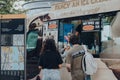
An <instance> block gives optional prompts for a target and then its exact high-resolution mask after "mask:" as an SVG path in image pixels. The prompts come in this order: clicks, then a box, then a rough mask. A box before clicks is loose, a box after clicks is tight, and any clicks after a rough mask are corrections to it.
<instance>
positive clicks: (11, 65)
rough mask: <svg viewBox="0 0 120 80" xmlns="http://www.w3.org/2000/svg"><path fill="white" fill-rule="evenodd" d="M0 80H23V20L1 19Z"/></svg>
mask: <svg viewBox="0 0 120 80" xmlns="http://www.w3.org/2000/svg"><path fill="white" fill-rule="evenodd" d="M0 23H1V26H0V31H1V34H0V40H1V43H0V45H1V47H0V55H1V56H0V62H1V65H0V70H1V71H0V74H1V76H0V78H1V80H25V77H24V76H25V66H24V65H25V56H24V55H25V19H24V18H23V19H1V22H0Z"/></svg>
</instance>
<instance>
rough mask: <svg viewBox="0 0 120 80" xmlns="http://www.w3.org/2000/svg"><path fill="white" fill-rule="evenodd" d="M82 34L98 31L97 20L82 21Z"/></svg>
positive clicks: (98, 22) (98, 24) (98, 23)
mask: <svg viewBox="0 0 120 80" xmlns="http://www.w3.org/2000/svg"><path fill="white" fill-rule="evenodd" d="M82 24H83V26H82V32H84V31H86V32H90V31H99V30H100V21H99V20H83V21H82Z"/></svg>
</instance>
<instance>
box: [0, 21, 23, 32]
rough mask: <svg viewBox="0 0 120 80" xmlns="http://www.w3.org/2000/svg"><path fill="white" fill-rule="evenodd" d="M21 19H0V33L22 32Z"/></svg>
mask: <svg viewBox="0 0 120 80" xmlns="http://www.w3.org/2000/svg"><path fill="white" fill-rule="evenodd" d="M23 23H24V20H23V19H4V20H2V21H1V34H24V24H23Z"/></svg>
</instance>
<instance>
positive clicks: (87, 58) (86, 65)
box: [82, 45, 97, 75]
mask: <svg viewBox="0 0 120 80" xmlns="http://www.w3.org/2000/svg"><path fill="white" fill-rule="evenodd" d="M82 47H83V48H84V51H85V54H84V56H83V59H82V68H83V71H84V73H85V74H87V75H93V74H94V73H96V71H97V63H96V62H95V60H94V57H93V56H92V54H91V53H89V52H88V51H87V48H86V46H85V45H82Z"/></svg>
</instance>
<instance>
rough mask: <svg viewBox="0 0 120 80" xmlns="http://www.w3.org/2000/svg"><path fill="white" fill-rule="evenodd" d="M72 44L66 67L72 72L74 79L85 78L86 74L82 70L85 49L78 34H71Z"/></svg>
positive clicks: (80, 79) (82, 79) (81, 79)
mask: <svg viewBox="0 0 120 80" xmlns="http://www.w3.org/2000/svg"><path fill="white" fill-rule="evenodd" d="M69 42H70V44H71V45H72V47H71V48H70V49H69V50H68V51H67V52H68V55H67V57H66V67H67V69H68V71H69V72H71V76H72V80H85V74H84V72H83V70H82V57H83V55H84V50H83V47H82V46H81V45H79V37H78V36H76V35H71V36H70V41H69Z"/></svg>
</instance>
